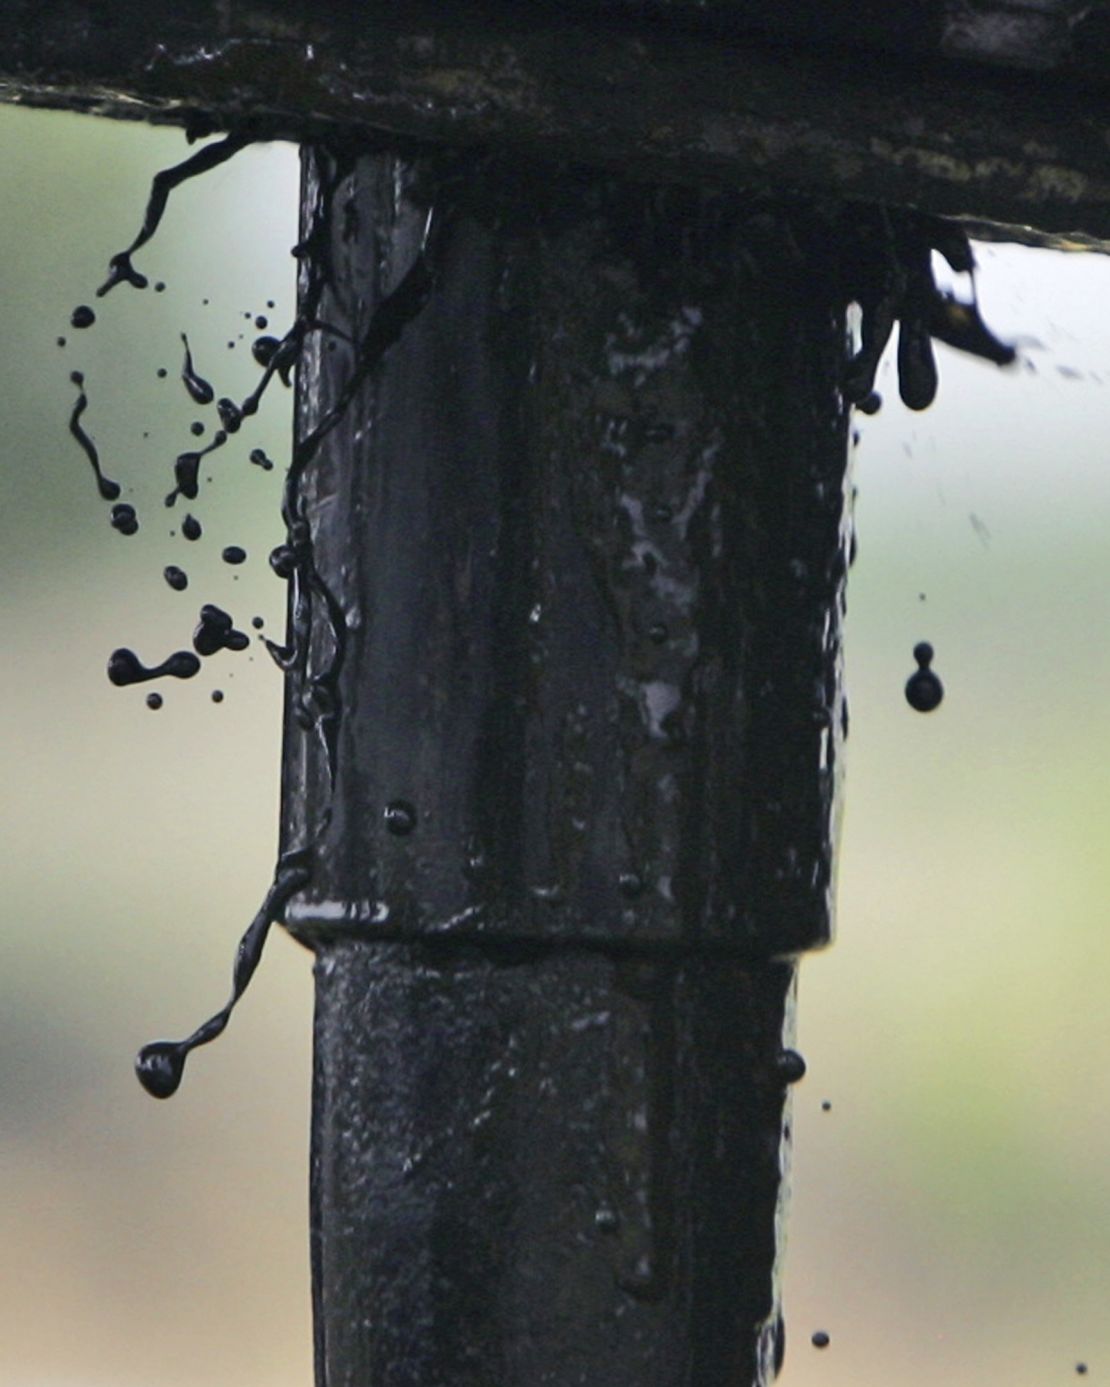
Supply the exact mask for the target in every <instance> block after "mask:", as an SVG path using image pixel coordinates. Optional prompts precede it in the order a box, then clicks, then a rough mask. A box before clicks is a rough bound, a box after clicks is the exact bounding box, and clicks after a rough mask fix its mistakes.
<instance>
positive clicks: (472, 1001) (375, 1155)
mask: <svg viewBox="0 0 1110 1387" xmlns="http://www.w3.org/2000/svg"><path fill="white" fill-rule="evenodd" d="M305 171H306V178H305V206H304V221H303V226H302V246H303V247H304V250H303V254H302V279H301V289H300V300H301V318H302V321H303V322H305V323H308V322H309V321H311V323H312V324H314V326H312V327H311V328H307V327H306V330H305V332H304V335H303V338H302V348H301V357H300V361H299V367H298V414H297V438H298V442H297V444H296V447H295V449H294V460H293V467H292V469H291V472H290V480H289V485H288V487H287V491H286V519H287V521H288V523H289V532H290V538H289V542H288V544H287V546H286V547H285V550H284V551H283V554H282V558H281V567H282V571H284V572H286V573H287V574H288V576H289V579H290V585H291V588H290V624H289V637H288V642H287V645H286V646H285V647H283V648H282V649H281V651H279V652H278V653H279V655H280V658H281V659H282V661H283V663H284V665H285V667H286V669H287V671H288V676H289V677H288V685H287V717H286V745H285V785H284V796H283V850H284V851H285V852H286V853H287V854H288V853H303V854H304V858H305V860H310V861H311V863H312V867H311V878H310V880H309V881H308V882H307V883H306V884H305V885H304V886H303V888H301V889H299V890H297V891H295V892H294V893H293V894H292V895H291V897H290V898H289V900H288V901H287V903H286V905H285V920H286V923H287V925H288V926H289V928H290V929H291V930H292V931H293V932H294V934H296V935H297V936H298V937H299V938H301V939H302V940H304V941H305V942H306V943H309V944H310V945H311V946H312V947H313V948H314V949H315V950H316V956H317V962H316V976H317V989H318V992H317V1021H316V1071H315V1073H316V1077H315V1094H314V1118H313V1154H312V1172H313V1174H312V1203H313V1215H312V1220H313V1262H314V1296H315V1314H316V1331H317V1381H318V1383H319V1384H320V1387H492V1384H501V1383H512V1384H514V1387H539V1384H550V1385H551V1387H572V1384H584V1385H588V1387H596V1384H600V1383H605V1384H606V1387H679V1384H683V1387H687V1385H689V1387H693V1385H694V1384H696V1385H697V1387H740V1385H741V1384H756V1383H766V1382H768V1381H770V1378H771V1376H772V1375H773V1372H774V1370H775V1365H776V1361H777V1359H778V1358H779V1357H780V1356H781V1352H782V1346H783V1329H782V1325H781V1321H780V1318H779V1309H778V1293H777V1279H776V1261H777V1256H778V1247H779V1241H780V1240H779V1226H780V1222H781V1218H782V1198H783V1191H784V1188H785V1174H786V1164H787V1153H788V1149H789V1134H788V1123H787V1120H786V1116H785V1114H786V1113H787V1111H788V1108H787V1092H788V1088H789V1085H790V1084H791V1083H793V1082H796V1081H797V1080H798V1079H799V1078H800V1077H801V1076H802V1074H803V1073H804V1063H803V1062H802V1060H801V1058H800V1056H798V1055H797V1054H795V1053H794V1052H793V1051H792V1050H791V1049H790V1048H789V1045H790V1039H791V1030H792V999H793V979H794V967H795V965H794V962H793V956H794V955H795V954H796V953H797V952H798V951H800V950H802V949H805V948H808V947H812V946H815V945H819V944H821V943H823V942H825V941H826V940H827V939H828V937H829V934H830V930H831V862H832V841H833V813H834V791H835V783H836V773H837V762H838V756H839V748H840V743H841V739H842V735H843V727H844V709H843V704H842V696H841V692H840V684H839V663H840V623H841V615H842V608H843V592H844V580H845V573H846V567H847V543H846V541H847V533H848V525H847V520H846V515H845V466H846V452H847V448H846V444H847V423H848V409H847V405H846V403H845V401H844V399H843V398H842V395H841V392H840V389H839V385H840V382H841V379H842V375H843V372H844V370H845V367H846V364H847V361H848V346H847V338H846V331H845V325H844V315H843V312H842V300H843V286H842V285H841V284H840V282H839V273H840V272H839V267H838V265H837V263H836V257H835V255H832V256H830V254H829V248H830V246H835V245H836V244H837V234H838V233H836V231H835V228H834V227H833V226H832V224H831V223H825V222H821V221H819V220H818V219H816V218H815V217H813V216H806V215H803V214H802V213H801V212H799V211H798V210H796V209H795V210H794V211H793V212H787V210H785V209H784V208H782V207H780V206H777V205H774V204H766V203H759V202H754V203H753V202H752V201H751V200H742V199H739V198H733V197H714V196H709V195H702V194H691V193H685V192H677V193H676V192H674V191H669V192H668V191H666V190H659V189H644V188H637V187H635V186H632V185H625V184H621V183H619V182H616V181H612V180H607V179H600V178H597V177H593V176H578V175H575V174H571V173H563V174H560V175H559V176H558V177H557V178H552V177H540V178H536V179H532V178H529V177H528V176H527V175H525V174H523V173H522V172H521V171H520V170H519V169H516V170H507V169H505V168H503V167H501V166H499V165H497V164H495V163H492V162H490V161H488V160H476V159H473V158H465V159H459V158H458V157H456V156H452V155H444V156H442V157H440V158H438V159H436V160H434V161H433V160H431V159H429V160H427V161H422V162H418V163H415V164H414V163H411V162H407V161H404V160H401V159H394V158H391V157H388V156H380V157H378V156H355V155H348V154H344V153H342V152H338V153H336V152H331V153H329V152H326V151H323V150H319V149H317V150H310V151H308V152H307V154H306V170H305ZM306 305H307V306H308V309H309V310H310V311H306V307H305V306H306Z"/></svg>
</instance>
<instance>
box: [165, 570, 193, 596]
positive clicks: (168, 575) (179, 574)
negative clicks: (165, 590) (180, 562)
mask: <svg viewBox="0 0 1110 1387" xmlns="http://www.w3.org/2000/svg"><path fill="white" fill-rule="evenodd" d="M162 577H163V578H165V580H166V582H167V583H169V585H170V587H171V588H173V590H174V592H184V591H185V589H186V588H187V587H188V586H189V575H188V574H187V573H186V572H185V570H184V569H183V568H178V567H177V565H176V564H172V563H171V564H167V565H166V567H165V568H163V570H162Z"/></svg>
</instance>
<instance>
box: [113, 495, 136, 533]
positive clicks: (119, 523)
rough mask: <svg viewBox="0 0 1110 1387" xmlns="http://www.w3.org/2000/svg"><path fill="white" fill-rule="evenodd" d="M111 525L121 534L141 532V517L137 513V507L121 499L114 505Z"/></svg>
mask: <svg viewBox="0 0 1110 1387" xmlns="http://www.w3.org/2000/svg"><path fill="white" fill-rule="evenodd" d="M111 525H112V529H113V530H118V531H119V533H120V534H121V535H134V534H138V532H139V519H138V516H137V515H136V514H135V507H134V506H131V505H128V503H127V502H126V501H120V502H118V503H117V504H116V505H114V506H113V507H112V518H111Z"/></svg>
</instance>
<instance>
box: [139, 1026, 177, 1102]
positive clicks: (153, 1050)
mask: <svg viewBox="0 0 1110 1387" xmlns="http://www.w3.org/2000/svg"><path fill="white" fill-rule="evenodd" d="M184 1071H185V1052H184V1051H183V1049H182V1047H181V1045H180V1044H179V1043H178V1042H177V1041H173V1040H155V1041H153V1042H152V1043H151V1044H150V1045H144V1046H143V1048H142V1049H141V1050H140V1051H139V1056H138V1058H137V1059H136V1061H135V1073H136V1074H137V1075H138V1078H139V1083H141V1084H142V1086H143V1088H145V1089H146V1091H147V1093H149V1094H150V1096H151V1097H152V1098H172V1097H173V1095H174V1094H175V1093H176V1092H177V1090H178V1088H179V1087H180V1085H181V1075H182V1074H183V1073H184Z"/></svg>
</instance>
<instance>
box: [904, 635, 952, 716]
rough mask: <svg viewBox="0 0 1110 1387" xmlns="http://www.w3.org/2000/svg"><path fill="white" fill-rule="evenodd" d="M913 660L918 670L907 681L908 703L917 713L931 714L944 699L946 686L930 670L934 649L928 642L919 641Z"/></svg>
mask: <svg viewBox="0 0 1110 1387" xmlns="http://www.w3.org/2000/svg"><path fill="white" fill-rule="evenodd" d="M913 658H914V659H915V660H916V661H917V669H916V671H915V672H914V673H913V674H911V675H910V677H909V678H908V679H907V680H906V702H907V703H908V704H909V705H910V707H911V708H912V709H913V710H914V711H915V712H917V713H931V712H932V711H933V709H934V708H939V707H940V704H941V700H942V699H943V698H944V685H943V684H942V683H941V682H940V680H939V679H938V677H937V676H936V675H935V674H934V673H933V671H932V669H930V665H931V664H932V662H933V647H932V646H931V645H930V644H929V642H928V641H919V642H918V643H917V645H915V646H914V648H913Z"/></svg>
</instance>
